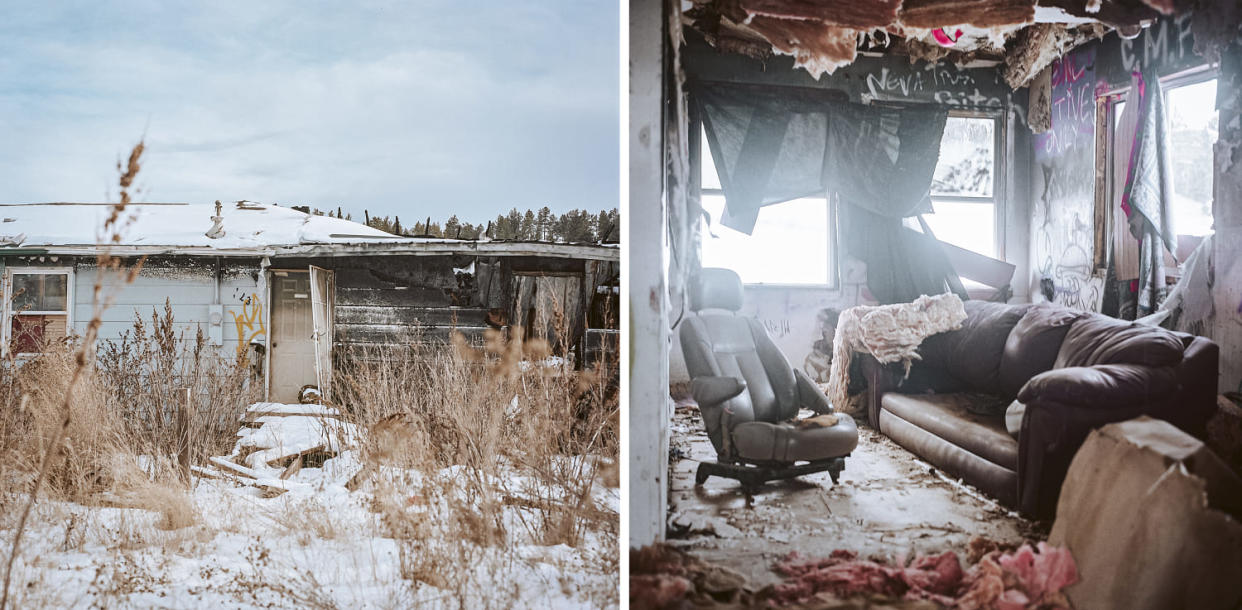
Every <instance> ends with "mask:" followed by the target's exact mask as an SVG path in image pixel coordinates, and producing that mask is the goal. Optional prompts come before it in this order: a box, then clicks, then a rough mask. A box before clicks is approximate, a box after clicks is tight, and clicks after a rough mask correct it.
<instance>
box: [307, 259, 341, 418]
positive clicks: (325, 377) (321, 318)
mask: <svg viewBox="0 0 1242 610" xmlns="http://www.w3.org/2000/svg"><path fill="white" fill-rule="evenodd" d="M310 292H311V322H312V325H313V326H314V335H315V377H316V379H318V382H319V393H320V394H321V395H322V396H323V399H324V400H327V399H328V397H329V396H330V394H329V392H331V388H332V303H333V301H334V300H335V298H334V297H335V295H334V293H335V292H336V276H334V275H333V273H332V271H329V270H327V269H324V268H322V267H316V266H314V265H311V268H310Z"/></svg>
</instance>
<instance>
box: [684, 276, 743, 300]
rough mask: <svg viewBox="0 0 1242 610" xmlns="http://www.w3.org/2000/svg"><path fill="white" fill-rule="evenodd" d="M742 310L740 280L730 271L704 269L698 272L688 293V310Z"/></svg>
mask: <svg viewBox="0 0 1242 610" xmlns="http://www.w3.org/2000/svg"><path fill="white" fill-rule="evenodd" d="M741 308H742V278H741V277H738V274H737V272H735V271H733V270H732V269H721V268H719V267H706V268H704V269H703V270H702V271H700V272H699V275H698V277H696V278H695V281H694V282H693V284H692V288H691V292H690V309H691V310H692V311H701V310H704V309H727V310H729V311H738V310H740V309H741Z"/></svg>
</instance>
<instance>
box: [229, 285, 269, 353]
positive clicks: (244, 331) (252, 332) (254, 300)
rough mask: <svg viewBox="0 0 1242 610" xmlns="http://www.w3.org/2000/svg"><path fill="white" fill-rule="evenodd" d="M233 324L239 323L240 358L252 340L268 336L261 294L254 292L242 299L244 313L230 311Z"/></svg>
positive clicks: (238, 348)
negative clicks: (238, 313)
mask: <svg viewBox="0 0 1242 610" xmlns="http://www.w3.org/2000/svg"><path fill="white" fill-rule="evenodd" d="M229 315H231V316H233V324H236V325H237V341H238V344H237V356H238V357H239V358H240V357H241V356H242V355H243V354H245V353H246V350H247V349H249V348H250V342H251V341H254V340H255V339H256V338H258V337H264V338H266V337H267V327H266V326H264V325H263V303H262V302H260V301H259V295H257V294H252V295H250V296H248V297H246V298H244V299H242V313H241V315H240V316H239V315H237V312H235V311H230V312H229Z"/></svg>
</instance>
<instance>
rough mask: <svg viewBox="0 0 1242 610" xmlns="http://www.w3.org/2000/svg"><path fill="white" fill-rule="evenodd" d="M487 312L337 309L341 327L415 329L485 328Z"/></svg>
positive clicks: (472, 309)
mask: <svg viewBox="0 0 1242 610" xmlns="http://www.w3.org/2000/svg"><path fill="white" fill-rule="evenodd" d="M486 320H487V310H486V309H483V308H481V307H411V306H407V305H396V306H390V307H382V306H374V305H341V304H338V305H337V306H336V321H337V323H338V324H403V325H408V326H413V325H415V324H423V325H428V326H453V325H455V324H456V325H459V326H485V325H486Z"/></svg>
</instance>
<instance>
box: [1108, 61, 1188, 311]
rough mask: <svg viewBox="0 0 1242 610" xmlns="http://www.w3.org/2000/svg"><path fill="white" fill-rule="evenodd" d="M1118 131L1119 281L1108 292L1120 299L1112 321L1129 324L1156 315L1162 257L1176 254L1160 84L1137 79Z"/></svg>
mask: <svg viewBox="0 0 1242 610" xmlns="http://www.w3.org/2000/svg"><path fill="white" fill-rule="evenodd" d="M1117 129H1118V132H1117V141H1118V143H1119V144H1118V147H1117V148H1118V151H1119V152H1122V153H1128V154H1125V156H1124V157H1122V158H1119V159H1118V161H1119V162H1120V163H1124V166H1123V167H1118V168H1117V170H1119V171H1118V173H1117V180H1116V182H1117V184H1118V185H1120V188H1119V189H1118V197H1117V201H1116V205H1117V208H1118V209H1116V210H1114V214H1116V216H1117V220H1116V222H1115V224H1114V231H1116V232H1117V233H1118V235H1117V236H1116V239H1114V241H1113V244H1114V250H1113V253H1112V259H1113V269H1112V271H1113V273H1114V274H1115V277H1116V279H1117V280H1119V281H1118V282H1117V283H1116V284H1114V285H1113V286H1111V287H1110V289H1115V290H1116V291H1117V293H1118V294H1117V311H1116V312H1115V313H1116V315H1117V316H1118V317H1120V318H1123V319H1129V320H1133V319H1135V318H1141V317H1143V316H1146V315H1150V314H1151V313H1153V312H1155V311H1156V309H1157V308H1158V307H1159V306H1160V302H1161V301H1163V300H1164V298H1165V295H1166V294H1167V291H1168V289H1167V286H1166V284H1165V256H1166V252H1169V253H1172V252H1176V248H1177V232H1176V231H1175V230H1174V227H1173V215H1172V213H1171V209H1170V206H1171V205H1172V203H1173V171H1172V163H1171V162H1170V158H1169V144H1170V143H1169V129H1168V117H1167V116H1166V114H1165V107H1164V94H1163V92H1162V91H1161V87H1160V81H1159V79H1157V78H1155V77H1154V76H1140V75H1135V77H1134V79H1133V81H1132V83H1131V87H1130V91H1129V93H1128V94H1127V100H1126V108H1125V110H1124V111H1123V112H1122V117H1121V120H1120V122H1119V124H1118V126H1117ZM1110 300H1111V299H1110ZM1109 313H1114V312H1109Z"/></svg>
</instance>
